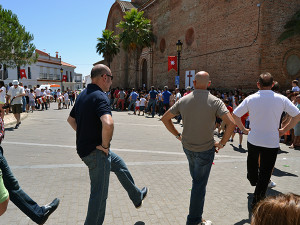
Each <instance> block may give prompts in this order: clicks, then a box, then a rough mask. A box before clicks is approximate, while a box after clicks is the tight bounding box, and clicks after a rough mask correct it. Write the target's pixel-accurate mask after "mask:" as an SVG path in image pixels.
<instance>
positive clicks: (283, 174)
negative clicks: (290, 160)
mask: <svg viewBox="0 0 300 225" xmlns="http://www.w3.org/2000/svg"><path fill="white" fill-rule="evenodd" d="M272 175H273V176H276V177H286V176H287V177H298V175H296V174H293V173H289V172H285V171H282V170H280V169H277V168H276V167H274V171H273V173H272Z"/></svg>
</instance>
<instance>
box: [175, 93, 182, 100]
mask: <svg viewBox="0 0 300 225" xmlns="http://www.w3.org/2000/svg"><path fill="white" fill-rule="evenodd" d="M180 98H181V94H180V92H178V93H177V94H176V97H175V101H176V102H177V101H178V100H179V99H180Z"/></svg>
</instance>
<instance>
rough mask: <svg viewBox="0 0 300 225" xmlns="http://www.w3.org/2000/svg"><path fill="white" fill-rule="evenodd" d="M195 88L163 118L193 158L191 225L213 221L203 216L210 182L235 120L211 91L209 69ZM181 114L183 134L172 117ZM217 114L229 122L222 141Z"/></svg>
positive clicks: (189, 222) (199, 73) (190, 164)
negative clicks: (217, 131) (217, 135)
mask: <svg viewBox="0 0 300 225" xmlns="http://www.w3.org/2000/svg"><path fill="white" fill-rule="evenodd" d="M193 84H194V87H195V90H194V91H193V92H192V93H190V94H188V95H186V96H184V97H183V98H181V99H180V100H178V101H177V102H176V103H175V104H174V105H173V106H172V107H171V108H170V109H169V110H168V111H167V112H166V113H165V114H164V115H163V117H162V118H161V121H162V122H163V123H164V124H165V126H166V128H167V129H168V130H169V131H170V132H171V133H172V134H173V135H174V136H175V137H176V138H177V139H178V140H179V141H181V142H182V146H183V150H184V152H185V154H186V156H187V159H188V161H189V168H190V174H191V176H192V179H193V186H192V192H191V199H190V210H189V215H188V217H187V223H186V224H187V225H190V224H207V225H209V224H211V221H205V220H203V219H202V214H203V207H204V199H205V192H206V185H207V181H208V177H209V174H210V169H211V165H212V163H213V160H214V156H215V152H218V151H219V150H220V149H221V148H223V147H224V146H225V144H226V142H227V141H228V139H229V138H230V135H231V134H232V132H233V130H234V128H235V124H234V120H233V118H232V117H231V115H230V113H229V111H228V110H227V108H226V106H225V104H224V103H223V102H222V101H221V100H220V99H219V98H217V97H215V96H213V95H211V94H210V93H209V91H207V87H209V86H210V84H211V81H210V78H209V74H208V73H207V72H204V71H201V72H198V73H197V74H196V75H195V80H194V81H193ZM179 114H181V116H182V119H183V125H184V126H183V132H182V136H181V134H180V133H179V132H178V131H177V129H176V128H175V127H174V125H173V123H172V121H171V119H172V118H173V117H175V116H177V115H179ZM216 116H218V117H220V118H221V119H222V120H223V121H224V122H225V123H226V125H227V127H226V131H225V133H224V135H223V138H222V140H221V141H220V142H215V141H214V133H213V132H214V125H215V120H216Z"/></svg>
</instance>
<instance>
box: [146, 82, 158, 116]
mask: <svg viewBox="0 0 300 225" xmlns="http://www.w3.org/2000/svg"><path fill="white" fill-rule="evenodd" d="M149 95H150V99H149V103H148V111H150V110H151V107H152V118H153V117H154V115H155V106H156V98H157V95H158V92H157V91H156V90H155V89H154V86H152V87H151V91H150V92H149Z"/></svg>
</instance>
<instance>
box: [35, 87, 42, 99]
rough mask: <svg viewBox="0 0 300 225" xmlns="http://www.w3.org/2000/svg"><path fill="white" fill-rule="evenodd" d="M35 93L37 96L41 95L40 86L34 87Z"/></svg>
mask: <svg viewBox="0 0 300 225" xmlns="http://www.w3.org/2000/svg"><path fill="white" fill-rule="evenodd" d="M35 94H36V96H37V97H38V96H41V89H40V88H37V89H35Z"/></svg>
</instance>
